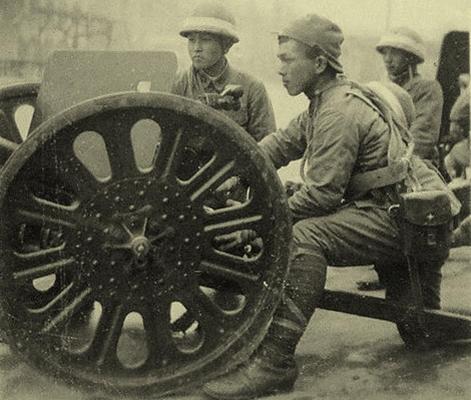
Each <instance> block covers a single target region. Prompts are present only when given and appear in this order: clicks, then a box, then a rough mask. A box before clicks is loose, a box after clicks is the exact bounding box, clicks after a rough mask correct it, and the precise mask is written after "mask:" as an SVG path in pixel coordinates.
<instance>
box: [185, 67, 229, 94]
mask: <svg viewBox="0 0 471 400" xmlns="http://www.w3.org/2000/svg"><path fill="white" fill-rule="evenodd" d="M225 61H226V64H225V66H224V69H223V70H222V71H221V73H220V74H219V75H218V76H210V75H208V74H207V73H206V72H204V71H203V70H196V69H194V68H193V73H194V74H195V76H196V77H197V78H198V80H199V82H200V84H201V87H202V88H203V89H204V91H207V90H212V89H215V90H216V91H217V92H221V91H222V90H223V89H224V87H225V86H226V84H227V80H228V78H229V75H230V72H231V68H230V66H229V62H228V61H227V59H225Z"/></svg>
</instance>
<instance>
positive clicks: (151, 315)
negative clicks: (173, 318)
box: [142, 304, 179, 368]
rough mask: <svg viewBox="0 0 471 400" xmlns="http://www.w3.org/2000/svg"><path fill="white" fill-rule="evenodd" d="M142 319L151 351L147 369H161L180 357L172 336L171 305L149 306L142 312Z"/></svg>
mask: <svg viewBox="0 0 471 400" xmlns="http://www.w3.org/2000/svg"><path fill="white" fill-rule="evenodd" d="M142 319H143V321H144V329H145V331H146V339H147V346H148V350H149V356H148V359H147V362H146V367H147V368H152V367H156V366H158V367H160V366H162V365H166V364H167V363H168V362H169V360H171V359H175V357H178V353H179V351H178V349H177V348H176V346H175V343H174V342H173V340H172V336H171V329H170V305H169V304H166V305H165V306H163V305H162V304H159V306H155V307H151V306H148V307H146V308H145V309H144V310H143V311H142Z"/></svg>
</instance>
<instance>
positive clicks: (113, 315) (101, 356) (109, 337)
mask: <svg viewBox="0 0 471 400" xmlns="http://www.w3.org/2000/svg"><path fill="white" fill-rule="evenodd" d="M124 317H125V315H124V310H123V306H122V305H110V304H109V305H106V306H103V311H102V314H101V318H100V321H99V322H98V326H97V328H96V331H95V336H94V338H93V341H92V343H91V345H90V348H89V349H88V350H87V351H86V352H85V354H84V355H83V356H84V358H86V359H87V360H92V361H93V362H94V363H95V364H96V366H97V367H103V366H111V365H113V364H116V363H117V362H118V361H117V347H118V341H119V337H120V335H121V330H122V327H123V322H124Z"/></svg>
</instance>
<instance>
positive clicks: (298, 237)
mask: <svg viewBox="0 0 471 400" xmlns="http://www.w3.org/2000/svg"><path fill="white" fill-rule="evenodd" d="M293 242H294V244H295V245H296V246H297V247H299V248H301V249H303V248H304V249H310V250H311V252H313V253H322V249H323V243H324V242H325V241H324V240H323V234H322V230H321V229H319V227H318V225H317V223H316V220H315V219H309V220H301V221H299V222H297V223H296V224H294V226H293Z"/></svg>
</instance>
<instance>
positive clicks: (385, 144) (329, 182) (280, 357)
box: [204, 15, 456, 399]
mask: <svg viewBox="0 0 471 400" xmlns="http://www.w3.org/2000/svg"><path fill="white" fill-rule="evenodd" d="M309 33H311V35H309ZM280 36H285V37H288V38H291V39H295V40H297V41H300V42H302V43H305V44H307V45H309V46H313V45H317V46H319V47H321V48H322V49H324V50H325V49H327V48H332V47H333V48H335V49H336V51H337V52H336V54H333V52H327V51H326V50H325V51H326V53H328V54H327V56H329V57H330V58H331V65H332V66H333V67H334V66H335V65H337V66H338V65H339V63H338V56H339V55H340V45H341V43H342V41H343V37H342V35H341V31H340V28H339V27H338V26H337V25H335V24H333V23H332V22H330V21H328V20H326V19H324V18H321V17H318V16H316V15H310V16H308V17H306V18H302V19H300V20H297V21H295V22H293V23H292V24H291V25H289V26H288V27H287V28H286V29H285V30H283V31H282V32H281V33H280ZM334 68H335V69H336V70H337V71H338V70H339V69H338V68H336V67H334ZM316 89H317V90H316V91H315V93H314V95H313V96H312V97H311V98H310V105H309V109H308V110H307V111H305V112H304V113H302V114H300V115H299V116H298V117H297V118H295V119H294V120H292V121H291V123H290V124H289V126H288V127H287V129H284V130H279V131H277V132H276V133H273V134H271V135H269V136H267V137H265V138H264V139H263V140H262V141H261V143H260V147H261V148H262V150H263V151H264V152H265V153H266V154H267V155H268V157H269V158H270V159H271V160H272V162H273V163H274V164H275V166H276V167H277V168H278V167H281V166H283V165H286V164H287V163H288V162H290V161H292V160H295V159H299V158H302V159H303V163H302V165H303V167H302V168H303V174H302V175H303V176H304V182H303V185H302V187H301V189H300V190H299V191H297V192H296V193H295V194H294V195H293V196H292V197H290V199H289V202H288V203H289V208H290V210H291V211H292V214H293V216H294V222H295V223H294V226H293V245H294V249H293V252H292V258H291V264H290V271H289V275H288V278H287V281H286V286H285V290H284V293H283V296H282V300H281V302H280V304H279V306H278V307H277V309H276V312H275V314H274V317H273V321H272V323H271V325H270V328H269V330H268V333H267V335H266V337H265V338H264V340H263V342H262V344H261V345H260V347H259V349H258V350H257V351H256V353H255V354H254V356H252V358H251V359H250V360H249V361H248V363H247V364H246V365H245V366H243V367H241V368H239V369H238V370H236V371H235V372H233V373H231V374H229V375H227V376H226V377H223V378H220V379H218V380H215V381H213V382H210V383H208V384H206V386H205V388H204V390H205V392H206V393H207V394H208V395H210V396H213V397H215V398H219V399H230V398H239V399H241V398H251V397H256V396H261V395H266V394H269V393H272V392H275V391H285V390H289V389H290V388H291V387H292V386H293V384H294V382H295V380H296V377H297V369H296V365H295V361H294V351H295V348H296V345H297V343H298V341H299V340H300V338H301V336H302V334H303V333H304V331H305V329H306V327H307V324H308V321H309V319H310V318H311V316H312V314H313V312H314V310H315V307H316V305H317V304H318V302H319V300H320V297H321V295H322V293H323V289H324V284H325V277H326V270H327V265H331V266H352V265H368V264H373V263H380V264H383V265H386V264H387V265H388V267H389V268H399V269H400V268H403V266H404V265H405V262H404V256H403V254H402V251H401V238H400V234H399V228H398V225H397V224H396V221H395V220H394V219H393V217H392V216H391V215H390V214H389V213H388V207H389V206H390V205H391V204H392V201H394V196H395V193H396V190H395V187H396V185H398V184H399V183H400V182H402V181H405V182H406V183H407V184H408V185H410V186H413V183H412V181H414V182H415V184H418V185H420V186H422V190H434V189H444V188H445V184H444V182H443V181H442V180H441V179H440V177H439V176H438V175H436V174H435V172H433V171H432V170H430V169H429V168H428V167H427V166H426V165H425V164H424V162H423V161H422V160H420V159H419V158H418V157H416V156H411V157H410V158H407V156H406V154H407V150H406V143H405V142H404V141H403V140H407V139H408V134H407V129H406V128H405V129H404V126H403V125H404V124H398V123H394V124H393V123H392V122H391V115H393V114H394V110H393V108H392V107H389V106H387V105H385V102H382V101H381V100H378V98H376V100H377V101H376V102H375V101H373V100H372V99H373V98H374V95H372V94H371V93H369V92H368V91H367V90H365V89H364V88H362V87H360V86H359V85H357V84H354V83H352V82H350V81H348V80H345V79H342V78H339V77H336V78H334V79H330V80H329V82H328V83H326V84H325V85H323V86H322V87H316ZM397 109H398V108H397V107H396V110H397ZM389 113H391V114H389ZM388 115H389V116H388ZM396 117H397V118H396ZM405 119H406V118H405V116H404V115H402V116H401V118H399V116H397V115H396V116H395V117H394V121H398V120H401V121H404V120H405ZM400 125H401V128H400V129H399V128H398V127H399V126H400ZM406 159H408V161H406ZM393 165H396V166H397V165H402V166H403V167H404V169H403V170H402V172H400V173H399V172H398V173H396V174H390V172H391V170H390V167H392V166H393ZM408 166H409V167H408ZM371 171H375V173H373V174H371ZM402 173H405V174H406V175H402ZM400 175H401V176H400ZM372 176H375V177H376V178H373V177H372ZM378 176H380V177H381V179H380V180H377V177H378ZM403 178H405V180H404V179H403ZM450 196H451V197H452V194H450ZM453 200H456V199H453ZM455 204H456V203H455ZM455 212H456V210H455ZM442 262H443V260H436V263H435V265H431V266H430V268H429V273H428V275H427V279H424V280H423V282H422V284H423V290H424V300H425V303H426V304H427V305H428V306H429V307H433V308H439V302H440V296H439V290H440V278H441V275H440V267H441V265H442ZM394 272H397V274H398V275H399V273H400V271H394ZM397 288H398V287H397V286H396V289H397ZM402 294H403V293H402V292H401V293H398V292H396V293H394V295H395V297H396V298H400V297H401V296H402Z"/></svg>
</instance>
